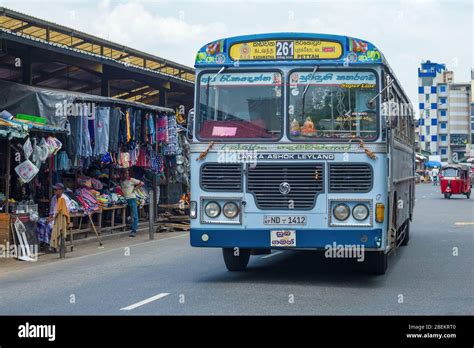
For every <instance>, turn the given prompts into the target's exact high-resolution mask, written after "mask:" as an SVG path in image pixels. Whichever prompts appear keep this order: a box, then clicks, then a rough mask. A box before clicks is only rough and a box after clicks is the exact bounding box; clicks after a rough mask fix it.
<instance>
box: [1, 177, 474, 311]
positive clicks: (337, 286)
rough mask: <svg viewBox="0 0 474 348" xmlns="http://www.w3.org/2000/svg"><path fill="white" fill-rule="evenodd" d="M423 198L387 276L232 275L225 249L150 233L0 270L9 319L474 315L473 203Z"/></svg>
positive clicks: (353, 268) (303, 268)
mask: <svg viewBox="0 0 474 348" xmlns="http://www.w3.org/2000/svg"><path fill="white" fill-rule="evenodd" d="M416 192H417V193H416V194H417V201H416V206H415V217H414V221H413V224H412V228H411V239H410V243H409V245H408V246H406V247H402V248H400V249H399V250H398V251H397V252H396V254H393V255H391V256H390V257H389V269H388V271H387V273H386V274H385V275H383V276H371V275H367V274H365V272H364V268H363V266H362V265H361V264H357V262H350V263H348V262H347V261H341V260H337V261H338V262H335V261H334V260H327V259H324V258H323V257H322V255H318V254H314V253H311V252H296V251H285V252H274V253H272V254H271V255H265V256H252V258H251V260H250V264H249V268H248V270H247V271H246V272H243V273H231V272H228V271H227V270H226V268H225V266H224V263H223V260H222V253H221V250H220V249H198V248H192V247H190V245H189V238H188V234H186V233H175V234H170V235H166V236H163V237H162V239H159V240H155V241H146V236H145V235H144V236H143V237H142V240H143V241H140V240H139V241H132V240H129V239H128V238H127V239H124V240H120V241H110V242H107V243H106V248H105V249H102V250H99V251H97V250H96V251H95V252H94V253H89V254H87V253H86V254H84V255H80V256H77V255H78V254H77V253H80V251H75V252H74V253H73V254H74V256H72V254H69V255H68V259H66V260H57V259H54V260H49V261H48V262H39V263H38V264H35V265H31V266H30V265H27V266H24V263H22V265H21V266H22V267H21V268H19V269H13V270H11V271H8V272H0V314H3V315H9V314H12V315H16V314H33V315H36V314H44V315H49V314H57V315H61V314H66V315H67V314H81V315H82V314H92V315H93V314H111V315H160V314H167V315H192V314H206V315H213V314H225V315H238V314H244V315H248V314H252V315H255V314H262V315H277V314H290V315H300V314H310V315H325V314H329V315H333V314H338V315H340V314H342V315H344V314H354V315H366V314H374V315H390V314H394V315H405V314H408V315H411V314H423V315H424V314H432V315H456V314H462V315H463V314H470V315H472V314H474V274H473V269H474V267H473V265H474V199H471V200H467V199H466V198H465V197H461V196H455V197H453V198H452V199H450V200H446V199H444V198H443V196H442V195H441V194H440V193H439V188H438V187H433V186H431V185H429V184H419V185H417V191H416ZM130 243H132V244H133V245H132V244H130ZM129 244H130V245H129ZM127 247H129V248H127ZM81 248H83V247H81ZM92 248H96V246H92ZM78 249H79V248H78ZM128 252H129V253H128ZM54 257H56V256H54ZM13 262H17V261H13ZM1 267H2V266H1V264H0V268H1Z"/></svg>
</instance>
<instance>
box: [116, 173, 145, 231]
mask: <svg viewBox="0 0 474 348" xmlns="http://www.w3.org/2000/svg"><path fill="white" fill-rule="evenodd" d="M143 185H144V183H143V182H142V181H140V180H137V179H135V178H132V177H130V174H129V172H128V169H124V170H122V172H121V174H120V187H121V188H122V191H123V194H124V196H125V199H126V200H127V204H128V206H129V208H130V214H131V215H132V231H131V232H130V237H135V236H136V235H137V229H138V207H137V195H136V193H135V189H137V188H139V187H142V186H143Z"/></svg>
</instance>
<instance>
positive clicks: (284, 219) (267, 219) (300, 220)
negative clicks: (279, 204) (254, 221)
mask: <svg viewBox="0 0 474 348" xmlns="http://www.w3.org/2000/svg"><path fill="white" fill-rule="evenodd" d="M263 223H264V224H265V225H301V226H304V225H306V216H304V215H283V216H281V215H265V216H264V217H263Z"/></svg>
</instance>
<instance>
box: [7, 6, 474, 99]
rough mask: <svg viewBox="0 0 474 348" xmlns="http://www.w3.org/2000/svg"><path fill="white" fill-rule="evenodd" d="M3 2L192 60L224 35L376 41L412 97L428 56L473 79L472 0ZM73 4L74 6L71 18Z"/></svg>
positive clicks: (177, 58) (119, 40) (460, 78)
mask: <svg viewBox="0 0 474 348" xmlns="http://www.w3.org/2000/svg"><path fill="white" fill-rule="evenodd" d="M2 3H3V5H4V6H6V7H10V8H12V9H17V10H20V11H22V12H25V13H28V14H30V15H34V16H37V17H39V18H43V19H46V20H50V21H53V22H56V23H59V24H62V25H65V26H68V27H72V28H74V29H77V30H81V31H84V32H86V33H89V34H92V35H96V36H99V37H102V38H105V39H109V40H111V41H113V42H116V43H119V44H123V45H126V46H130V47H133V48H136V49H139V50H142V51H145V52H148V53H151V54H155V55H157V56H160V57H163V58H166V59H169V60H173V61H176V62H180V63H183V64H186V65H189V66H192V65H193V64H194V57H195V54H196V52H197V50H198V49H199V48H200V47H201V46H203V45H204V44H206V43H208V42H210V41H214V40H216V39H219V38H224V37H228V36H236V35H243V34H257V33H268V32H282V31H296V32H314V33H328V34H340V35H348V36H354V37H359V38H361V39H365V40H368V41H371V42H372V43H374V44H375V45H376V46H377V47H378V48H379V49H380V50H381V51H382V52H383V53H384V55H385V56H386V58H387V59H388V61H389V63H390V65H391V67H392V68H393V70H394V71H395V73H396V75H397V77H398V78H399V79H400V81H401V83H402V85H403V87H404V89H405V91H406V92H407V93H408V94H409V95H410V99H411V100H412V102H413V103H415V105H416V103H417V98H418V94H417V85H418V77H417V68H418V66H419V64H420V62H421V61H422V60H427V59H430V60H432V61H436V62H439V63H446V65H447V67H448V68H449V69H453V70H454V74H455V80H456V81H468V80H469V79H470V69H471V67H472V66H473V65H474V61H473V59H474V58H473V51H472V49H473V47H472V42H473V36H474V32H473V31H474V27H473V26H472V24H473V15H474V12H473V11H474V9H473V5H472V1H471V0H449V1H447V0H331V1H329V0H295V1H283V0H238V1H237V0H233V1H217V0H196V1H190V0H100V1H98V2H97V1H93V0H85V1H83V0H70V1H55V2H54V6H51V5H45V4H44V1H42V0H23V1H21V2H20V1H18V0H3V1H2ZM71 11H73V12H74V13H75V15H74V16H73V17H71Z"/></svg>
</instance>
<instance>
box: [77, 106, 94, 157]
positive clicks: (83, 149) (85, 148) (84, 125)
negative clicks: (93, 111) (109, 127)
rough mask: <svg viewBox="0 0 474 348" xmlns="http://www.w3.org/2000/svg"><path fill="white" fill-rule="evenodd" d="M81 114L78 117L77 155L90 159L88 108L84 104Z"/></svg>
mask: <svg viewBox="0 0 474 348" xmlns="http://www.w3.org/2000/svg"><path fill="white" fill-rule="evenodd" d="M82 112H83V114H82V116H81V117H80V119H81V123H80V128H79V138H80V146H79V155H80V156H82V157H90V156H92V146H91V137H90V134H89V122H88V119H89V115H90V111H89V106H88V105H87V104H84V107H83V110H82Z"/></svg>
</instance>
